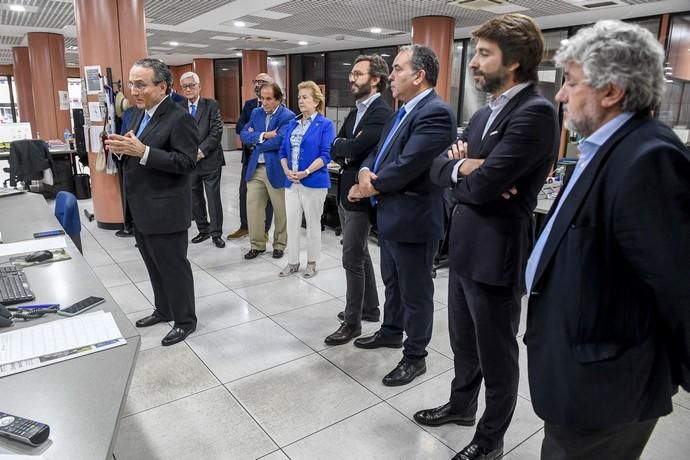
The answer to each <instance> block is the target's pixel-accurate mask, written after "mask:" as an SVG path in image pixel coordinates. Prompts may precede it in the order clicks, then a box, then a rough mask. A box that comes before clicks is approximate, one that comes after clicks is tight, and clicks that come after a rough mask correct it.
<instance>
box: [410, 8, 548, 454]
mask: <svg viewBox="0 0 690 460" xmlns="http://www.w3.org/2000/svg"><path fill="white" fill-rule="evenodd" d="M472 35H473V37H474V41H475V50H476V53H475V55H474V57H473V58H472V60H471V61H470V63H469V67H470V69H471V70H472V72H473V74H474V80H475V85H476V87H477V89H479V90H480V91H484V92H487V93H490V94H491V96H492V97H491V102H489V104H488V105H487V106H485V107H483V108H482V109H480V110H478V111H477V112H476V113H475V114H474V115H473V116H472V118H471V119H470V122H469V125H468V126H467V128H466V129H465V130H464V131H463V133H462V136H461V139H460V141H459V142H458V143H457V144H455V145H453V146H452V149H451V151H450V152H448V153H449V155H442V156H440V157H439V158H437V159H436V160H434V164H433V166H432V168H431V172H432V180H433V181H434V182H435V183H436V184H438V185H440V186H444V187H451V189H452V190H451V193H452V195H453V198H454V199H455V201H456V202H457V205H456V206H455V208H454V210H453V213H452V215H451V230H450V245H449V255H450V273H449V278H448V328H449V333H450V342H451V348H452V350H453V356H454V364H455V378H454V379H453V382H452V384H451V391H450V398H449V401H448V402H447V403H446V404H444V405H442V406H440V407H436V408H433V409H426V410H422V411H419V412H417V413H416V414H415V415H414V418H415V420H416V421H417V422H418V423H420V424H422V425H430V426H438V425H442V424H445V423H455V424H458V425H466V426H472V425H474V423H475V414H476V411H477V398H478V395H479V389H480V387H481V384H482V380H483V381H484V386H485V388H486V395H485V400H486V409H485V410H484V413H483V414H482V417H481V419H480V420H479V423H478V424H477V428H476V431H475V434H474V437H473V439H472V441H471V442H470V443H469V444H468V445H467V446H465V447H464V448H463V449H461V450H460V452H458V454H457V456H456V457H455V459H457V460H478V459H481V460H493V459H495V458H499V457H500V456H501V455H502V453H503V436H504V434H505V432H506V430H507V429H508V426H509V425H510V421H511V419H512V416H513V412H514V410H515V404H516V402H517V389H518V378H519V366H518V344H517V340H516V335H517V331H518V325H519V322H520V301H521V297H522V294H523V293H524V270H525V265H526V263H527V257H528V255H529V250H530V248H531V245H532V239H533V233H534V230H533V218H532V211H533V210H534V208H535V206H536V204H537V194H538V193H539V191H540V190H541V188H542V186H543V185H544V181H545V179H546V176H547V174H548V172H549V170H550V169H551V168H552V167H553V165H554V162H555V161H556V154H557V151H558V141H559V136H558V118H557V115H556V112H555V110H554V107H553V104H551V102H549V101H548V100H547V99H545V98H544V97H542V96H540V95H539V93H537V90H536V88H535V83H537V82H538V81H539V78H538V75H537V66H538V65H539V63H540V62H541V59H542V56H543V50H544V41H543V38H542V35H541V31H540V30H539V28H538V26H537V25H536V24H535V22H534V21H533V20H532V19H530V18H529V17H527V16H524V15H521V14H509V15H504V16H498V17H496V18H494V19H492V20H490V21H487V22H485V23H484V24H482V25H481V26H479V28H477V29H476V30H475V31H473V32H472ZM449 156H450V158H449ZM511 190H512V192H516V194H513V193H512V192H511ZM504 195H505V196H504ZM506 197H507V198H506Z"/></svg>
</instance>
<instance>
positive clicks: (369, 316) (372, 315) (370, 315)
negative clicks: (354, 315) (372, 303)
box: [338, 307, 381, 323]
mask: <svg viewBox="0 0 690 460" xmlns="http://www.w3.org/2000/svg"><path fill="white" fill-rule="evenodd" d="M380 318H381V310H379V309H378V307H377V308H376V310H372V311H370V312H362V321H371V322H372V323H378V322H379V319H380ZM338 319H339V320H340V321H345V312H344V311H341V312H340V313H338Z"/></svg>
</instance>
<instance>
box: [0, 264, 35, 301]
mask: <svg viewBox="0 0 690 460" xmlns="http://www.w3.org/2000/svg"><path fill="white" fill-rule="evenodd" d="M34 299H35V297H34V294H33V292H31V288H30V287H29V282H28V281H27V280H26V275H25V274H24V271H23V270H22V269H21V268H19V267H17V266H15V265H3V266H0V303H3V304H5V305H12V304H14V303H21V302H26V301H27V300H34Z"/></svg>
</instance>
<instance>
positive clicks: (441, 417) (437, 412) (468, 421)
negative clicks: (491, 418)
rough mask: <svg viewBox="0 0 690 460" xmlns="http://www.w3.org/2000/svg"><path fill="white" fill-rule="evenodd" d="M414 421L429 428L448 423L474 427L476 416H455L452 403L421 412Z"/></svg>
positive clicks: (415, 415) (415, 416)
mask: <svg viewBox="0 0 690 460" xmlns="http://www.w3.org/2000/svg"><path fill="white" fill-rule="evenodd" d="M414 419H415V421H416V422H417V423H419V424H420V425H427V426H441V425H445V424H446V423H455V424H456V425H462V426H472V425H474V422H475V420H474V415H460V414H454V413H452V412H451V411H450V403H446V404H444V405H443V406H439V407H434V408H433V409H424V410H420V411H419V412H417V413H416V414H414Z"/></svg>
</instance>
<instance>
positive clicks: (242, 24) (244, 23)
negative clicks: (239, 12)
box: [233, 21, 247, 27]
mask: <svg viewBox="0 0 690 460" xmlns="http://www.w3.org/2000/svg"><path fill="white" fill-rule="evenodd" d="M233 24H234V25H235V27H246V25H247V23H246V22H244V21H235V22H233Z"/></svg>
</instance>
